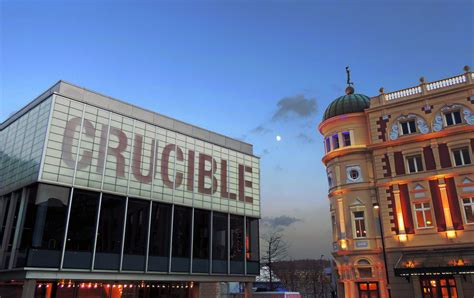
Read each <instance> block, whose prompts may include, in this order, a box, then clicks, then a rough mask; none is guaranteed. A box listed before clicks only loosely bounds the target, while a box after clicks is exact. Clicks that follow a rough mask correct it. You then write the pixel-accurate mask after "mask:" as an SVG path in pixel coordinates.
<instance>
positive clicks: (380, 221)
mask: <svg viewBox="0 0 474 298" xmlns="http://www.w3.org/2000/svg"><path fill="white" fill-rule="evenodd" d="M373 206H374V210H375V211H376V212H377V222H378V225H379V230H380V239H381V240H382V256H383V263H384V265H385V277H386V278H387V291H388V297H389V298H391V297H392V294H391V293H390V280H389V277H388V266H387V255H386V254H385V240H384V236H383V227H382V218H381V216H380V205H379V203H378V202H377V203H374V205H373Z"/></svg>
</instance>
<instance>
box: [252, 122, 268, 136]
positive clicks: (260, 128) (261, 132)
mask: <svg viewBox="0 0 474 298" xmlns="http://www.w3.org/2000/svg"><path fill="white" fill-rule="evenodd" d="M270 132H272V130H271V129H269V128H266V127H265V126H264V125H263V124H260V125H259V126H257V127H255V128H254V129H252V130H251V131H250V133H253V134H257V135H266V134H267V133H270Z"/></svg>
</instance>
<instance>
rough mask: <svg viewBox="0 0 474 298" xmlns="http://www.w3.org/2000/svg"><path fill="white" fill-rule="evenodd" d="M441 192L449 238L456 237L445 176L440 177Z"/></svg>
mask: <svg viewBox="0 0 474 298" xmlns="http://www.w3.org/2000/svg"><path fill="white" fill-rule="evenodd" d="M438 188H439V192H440V193H441V202H442V204H443V211H444V218H445V219H446V236H447V237H448V238H455V237H456V231H455V230H454V226H453V219H452V217H451V210H450V209H449V201H448V192H447V191H446V182H445V181H444V178H441V179H439V184H438Z"/></svg>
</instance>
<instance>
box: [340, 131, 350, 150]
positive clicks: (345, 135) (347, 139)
mask: <svg viewBox="0 0 474 298" xmlns="http://www.w3.org/2000/svg"><path fill="white" fill-rule="evenodd" d="M341 135H342V143H343V146H344V147H349V146H352V141H351V133H350V131H343V132H342V133H341Z"/></svg>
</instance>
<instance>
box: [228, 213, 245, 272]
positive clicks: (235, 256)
mask: <svg viewBox="0 0 474 298" xmlns="http://www.w3.org/2000/svg"><path fill="white" fill-rule="evenodd" d="M230 273H233V274H243V273H244V218H243V217H242V216H238V215H231V216H230Z"/></svg>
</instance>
